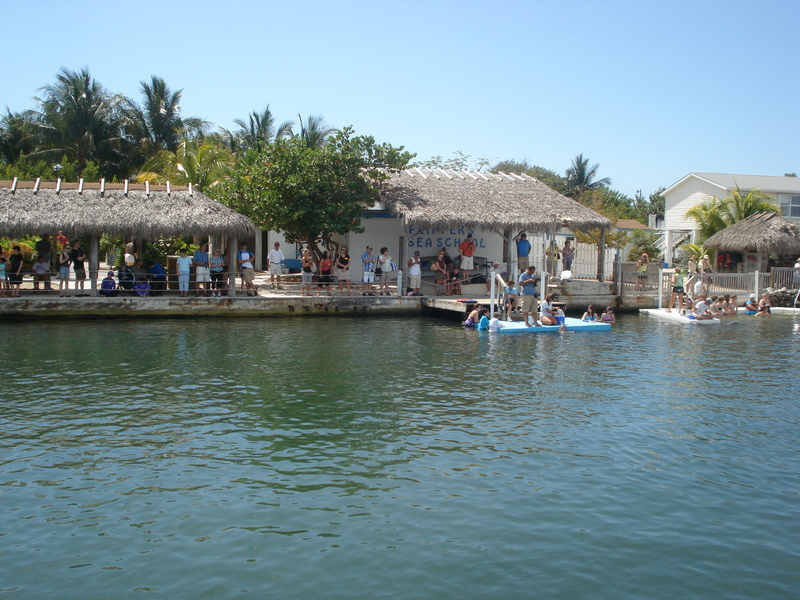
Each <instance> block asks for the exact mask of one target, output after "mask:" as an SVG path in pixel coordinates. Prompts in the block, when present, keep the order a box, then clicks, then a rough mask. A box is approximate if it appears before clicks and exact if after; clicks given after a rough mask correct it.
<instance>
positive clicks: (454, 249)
mask: <svg viewBox="0 0 800 600" xmlns="http://www.w3.org/2000/svg"><path fill="white" fill-rule="evenodd" d="M469 233H471V234H472V239H474V240H475V243H476V245H477V248H476V251H475V254H476V255H478V256H484V257H491V258H493V259H494V260H500V259H501V258H502V252H503V240H502V238H501V236H500V235H499V234H497V233H494V232H484V231H481V230H480V229H471V228H469V227H448V228H445V229H428V228H422V229H420V228H417V227H414V226H413V225H409V226H408V227H406V246H408V248H410V249H411V250H412V251H413V250H419V251H420V252H422V254H434V253H435V251H436V250H438V249H439V248H447V249H448V250H450V254H458V246H459V244H461V242H463V241H464V240H465V239H466V238H467V234H469ZM426 249H429V250H431V251H432V252H429V253H426V252H424V250H426Z"/></svg>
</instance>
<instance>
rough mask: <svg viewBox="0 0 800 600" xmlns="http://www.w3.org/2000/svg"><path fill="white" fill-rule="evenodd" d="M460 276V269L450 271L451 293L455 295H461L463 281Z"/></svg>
mask: <svg viewBox="0 0 800 600" xmlns="http://www.w3.org/2000/svg"><path fill="white" fill-rule="evenodd" d="M459 277H461V273H460V271H459V270H458V269H453V270H452V271H451V272H450V293H451V294H452V295H453V296H460V295H461V281H460V280H459Z"/></svg>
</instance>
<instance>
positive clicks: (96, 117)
mask: <svg viewBox="0 0 800 600" xmlns="http://www.w3.org/2000/svg"><path fill="white" fill-rule="evenodd" d="M42 90H43V91H44V97H43V98H42V99H39V98H36V100H37V101H38V102H39V103H40V105H41V110H40V111H37V112H35V113H33V117H34V118H33V126H34V127H35V128H36V130H37V132H38V133H39V135H40V136H41V138H40V143H41V148H40V149H39V150H38V151H37V152H34V153H33V154H32V156H41V155H46V154H49V155H50V156H51V157H52V158H54V159H56V160H58V159H60V158H61V156H62V155H66V156H67V157H68V158H69V159H72V160H74V161H75V167H76V170H77V173H78V175H80V174H82V173H83V170H84V169H85V168H86V163H87V161H88V160H93V161H94V162H96V163H97V164H99V165H100V167H101V170H102V171H103V172H104V173H105V174H109V173H110V172H112V171H113V170H114V167H115V166H116V165H118V164H119V162H120V161H121V160H122V156H121V154H120V153H119V146H120V141H121V136H120V124H121V119H120V116H121V115H120V104H121V102H122V97H121V96H113V95H111V94H110V93H109V92H107V91H106V90H105V88H104V87H103V86H102V85H100V84H99V83H98V82H97V81H96V80H95V79H92V76H91V75H90V74H89V70H88V69H86V68H84V69H82V70H81V71H79V72H76V71H70V70H68V69H66V68H62V69H61V71H60V72H59V73H58V75H57V76H56V83H55V84H53V85H47V86H45V87H43V88H42Z"/></svg>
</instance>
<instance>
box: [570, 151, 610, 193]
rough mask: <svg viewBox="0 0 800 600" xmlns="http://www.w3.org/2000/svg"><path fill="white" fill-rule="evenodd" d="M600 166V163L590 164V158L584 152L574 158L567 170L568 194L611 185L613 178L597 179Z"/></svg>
mask: <svg viewBox="0 0 800 600" xmlns="http://www.w3.org/2000/svg"><path fill="white" fill-rule="evenodd" d="M599 168H600V165H599V164H595V165H592V166H591V167H590V166H589V158H588V157H584V156H583V154H578V156H576V157H575V158H573V159H572V164H571V165H570V167H569V168H568V169H567V171H566V175H567V192H566V193H567V195H568V196H574V195H579V194H581V193H583V192H584V191H586V190H594V189H597V188H601V187H608V186H610V185H611V179H609V178H608V177H604V178H603V179H595V178H596V177H597V171H598V169H599Z"/></svg>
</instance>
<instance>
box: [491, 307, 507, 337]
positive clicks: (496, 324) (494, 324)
mask: <svg viewBox="0 0 800 600" xmlns="http://www.w3.org/2000/svg"><path fill="white" fill-rule="evenodd" d="M503 327H505V325H503V324H502V323H501V322H500V313H499V312H496V313H494V316H493V317H492V320H491V321H489V331H490V332H493V333H497V332H499V331H500V330H501V329H502V328H503Z"/></svg>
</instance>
